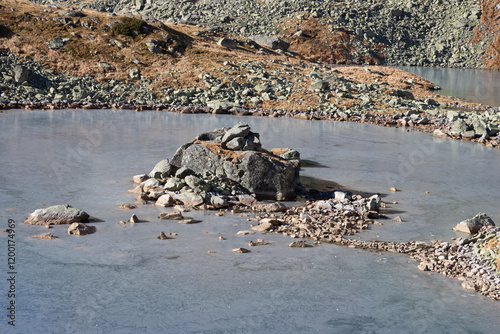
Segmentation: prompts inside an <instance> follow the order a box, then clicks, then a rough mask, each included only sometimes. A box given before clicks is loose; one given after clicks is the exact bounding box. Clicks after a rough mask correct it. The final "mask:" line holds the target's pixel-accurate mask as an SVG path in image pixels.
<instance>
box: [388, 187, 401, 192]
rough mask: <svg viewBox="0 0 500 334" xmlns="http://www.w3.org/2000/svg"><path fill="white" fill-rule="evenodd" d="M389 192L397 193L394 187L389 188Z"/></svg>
mask: <svg viewBox="0 0 500 334" xmlns="http://www.w3.org/2000/svg"><path fill="white" fill-rule="evenodd" d="M389 191H393V192H396V191H399V190H398V189H397V188H395V187H390V188H389Z"/></svg>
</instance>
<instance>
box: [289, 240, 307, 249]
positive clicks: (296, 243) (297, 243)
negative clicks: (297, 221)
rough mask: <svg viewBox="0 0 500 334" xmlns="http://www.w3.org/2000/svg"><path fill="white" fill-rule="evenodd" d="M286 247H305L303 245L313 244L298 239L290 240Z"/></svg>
mask: <svg viewBox="0 0 500 334" xmlns="http://www.w3.org/2000/svg"><path fill="white" fill-rule="evenodd" d="M288 247H298V248H305V247H313V246H312V245H310V244H308V243H306V242H305V241H304V240H300V241H294V242H292V243H291V244H289V245H288Z"/></svg>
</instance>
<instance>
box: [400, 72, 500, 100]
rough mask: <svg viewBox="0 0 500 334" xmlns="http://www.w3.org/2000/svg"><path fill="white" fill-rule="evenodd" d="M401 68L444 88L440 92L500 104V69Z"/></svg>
mask: <svg viewBox="0 0 500 334" xmlns="http://www.w3.org/2000/svg"><path fill="white" fill-rule="evenodd" d="M396 68H399V69H401V70H404V71H407V72H411V73H414V74H417V75H419V76H421V77H423V78H426V79H427V80H430V81H432V82H433V83H435V84H436V85H438V86H440V87H441V88H442V89H441V90H440V91H438V92H437V93H438V94H441V95H449V96H457V97H460V98H463V99H465V100H467V101H471V102H475V103H483V104H486V105H491V106H500V71H498V70H478V69H458V68H432V67H419V66H398V67H396Z"/></svg>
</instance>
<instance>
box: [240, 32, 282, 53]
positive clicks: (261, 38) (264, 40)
mask: <svg viewBox="0 0 500 334" xmlns="http://www.w3.org/2000/svg"><path fill="white" fill-rule="evenodd" d="M250 39H251V40H252V41H254V42H255V43H257V44H259V45H263V46H267V47H268V48H271V49H273V50H278V49H280V50H283V51H287V50H288V48H289V47H290V44H289V43H287V42H285V41H284V40H281V39H279V38H278V37H273V36H267V35H257V36H253V37H251V38H250Z"/></svg>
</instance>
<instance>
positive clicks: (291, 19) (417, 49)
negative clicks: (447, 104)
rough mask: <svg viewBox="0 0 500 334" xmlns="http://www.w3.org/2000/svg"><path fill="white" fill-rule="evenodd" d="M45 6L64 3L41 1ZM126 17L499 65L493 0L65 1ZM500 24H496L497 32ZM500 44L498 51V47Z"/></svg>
mask: <svg viewBox="0 0 500 334" xmlns="http://www.w3.org/2000/svg"><path fill="white" fill-rule="evenodd" d="M34 2H38V3H43V4H51V3H54V4H55V3H57V1H52V0H51V1H48V0H39V1H34ZM60 3H63V4H64V5H66V6H68V5H75V6H79V7H80V8H89V9H94V10H99V11H104V12H110V13H117V14H120V15H134V14H138V15H141V16H143V17H145V18H148V19H151V18H154V19H158V20H162V21H164V22H169V23H180V24H191V25H199V26H203V27H218V28H220V29H222V30H223V31H225V32H227V33H230V34H233V35H235V36H239V37H249V36H253V35H259V34H266V35H275V36H277V37H281V38H283V39H285V40H287V41H288V42H289V43H291V46H292V48H291V50H293V51H299V52H301V53H303V54H305V55H306V56H307V57H309V58H310V59H320V60H322V61H328V62H330V63H336V64H365V63H368V64H393V65H394V64H398V65H424V66H447V67H450V66H451V67H474V68H478V67H489V68H499V67H498V63H497V59H498V48H496V49H495V47H494V46H495V45H498V43H499V39H498V36H497V35H498V34H496V33H493V31H495V28H496V31H498V26H497V24H498V23H496V22H497V19H498V15H500V7H499V6H498V4H497V3H495V1H491V0H480V1H478V0H463V1H462V0H460V1H459V0H428V1H415V0H385V1H376V0H368V1H367V0H350V1H316V0H293V1H276V0H261V1H257V0H253V1H251V0H250V1H249V0H227V1H220V0H204V1H167V0H160V1H151V0H133V1H131V0H129V1H127V0H113V1H103V0H96V1H87V2H84V3H83V4H82V3H81V1H60ZM492 28H493V30H492ZM495 50H496V51H495Z"/></svg>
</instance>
